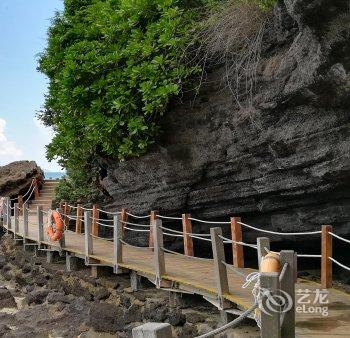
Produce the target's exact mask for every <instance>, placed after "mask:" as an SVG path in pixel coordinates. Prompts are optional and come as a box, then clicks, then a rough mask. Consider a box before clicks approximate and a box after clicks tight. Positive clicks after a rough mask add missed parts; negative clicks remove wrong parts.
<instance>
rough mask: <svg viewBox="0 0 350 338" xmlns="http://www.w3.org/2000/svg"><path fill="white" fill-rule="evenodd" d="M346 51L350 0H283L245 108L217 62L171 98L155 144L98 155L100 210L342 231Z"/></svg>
mask: <svg viewBox="0 0 350 338" xmlns="http://www.w3.org/2000/svg"><path fill="white" fill-rule="evenodd" d="M349 55H350V14H349V1H342V0H338V1H330V0H313V1H312V0H308V1H305V0H304V1H301V0H293V1H292V0H285V1H284V2H283V1H281V2H280V3H279V5H278V6H276V8H275V9H274V15H273V25H271V28H270V31H269V32H267V34H266V37H265V38H264V45H263V51H262V58H261V62H260V64H259V67H258V73H257V84H256V86H255V90H254V92H253V95H254V99H253V102H254V105H253V108H251V109H248V110H246V111H244V110H242V109H239V108H238V106H237V104H236V103H235V101H234V100H233V97H232V95H231V93H230V91H229V90H228V88H226V87H225V85H223V81H222V78H223V75H224V74H223V69H222V68H217V69H215V70H212V71H211V72H210V73H209V75H208V78H207V81H206V82H205V83H204V84H203V86H202V89H201V92H200V94H199V95H198V97H197V99H196V100H193V99H192V98H191V99H188V100H184V102H182V103H176V104H173V105H172V107H171V109H170V111H169V113H168V115H167V117H166V118H165V121H164V135H163V137H162V140H161V143H160V145H159V146H157V147H156V148H154V149H153V150H152V151H151V152H149V153H148V154H147V155H145V156H143V157H141V158H137V159H132V160H128V161H125V162H121V163H120V162H117V161H115V160H112V159H106V158H101V159H100V165H101V168H102V170H101V172H103V177H101V183H102V185H103V186H104V188H105V189H106V191H107V192H108V193H109V195H110V196H111V197H112V199H113V201H114V202H112V203H111V204H110V205H109V207H110V208H111V209H112V208H113V209H115V208H118V209H119V208H121V207H127V208H128V209H129V210H131V211H133V212H137V213H145V212H148V211H149V210H151V209H154V210H159V211H161V212H162V213H164V214H167V215H179V214H180V213H182V212H191V213H192V214H194V215H196V216H200V217H203V218H208V219H222V218H225V217H228V216H229V215H239V216H241V217H242V218H243V219H244V220H245V221H247V222H251V223H254V224H255V225H259V226H263V227H265V228H268V229H275V230H283V231H293V230H299V231H301V230H306V229H319V226H320V225H321V224H333V225H334V226H336V227H337V232H338V233H340V234H341V233H348V232H349V230H348V229H349V225H350V114H349V105H350V73H349V71H350V58H349Z"/></svg>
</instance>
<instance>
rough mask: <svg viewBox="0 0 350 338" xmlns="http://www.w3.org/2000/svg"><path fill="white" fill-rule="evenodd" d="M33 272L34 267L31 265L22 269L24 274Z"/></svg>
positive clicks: (26, 265)
mask: <svg viewBox="0 0 350 338" xmlns="http://www.w3.org/2000/svg"><path fill="white" fill-rule="evenodd" d="M31 271H32V266H31V265H30V264H25V265H24V266H23V268H22V272H23V273H24V274H26V273H29V272H31Z"/></svg>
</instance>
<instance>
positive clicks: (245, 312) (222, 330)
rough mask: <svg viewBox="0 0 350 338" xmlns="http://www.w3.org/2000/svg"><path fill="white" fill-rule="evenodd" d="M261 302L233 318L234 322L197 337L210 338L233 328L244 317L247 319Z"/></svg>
mask: <svg viewBox="0 0 350 338" xmlns="http://www.w3.org/2000/svg"><path fill="white" fill-rule="evenodd" d="M258 306H259V304H258V303H254V304H253V305H252V306H251V307H250V308H249V309H248V310H246V311H244V312H243V313H242V314H241V315H240V316H239V317H238V318H236V319H235V320H233V321H232V322H229V323H227V324H226V325H223V326H221V327H219V328H217V329H215V330H213V331H211V332H208V333H205V334H202V335H200V336H197V337H196V338H209V337H214V336H215V335H217V334H219V333H222V332H224V331H226V330H228V329H232V328H234V327H236V326H237V325H239V324H240V323H241V322H242V321H243V320H244V319H246V318H247V317H248V316H249V315H250V314H251V313H252V312H253V311H255V310H256V309H257V308H258Z"/></svg>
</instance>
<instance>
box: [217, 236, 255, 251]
mask: <svg viewBox="0 0 350 338" xmlns="http://www.w3.org/2000/svg"><path fill="white" fill-rule="evenodd" d="M219 237H220V238H221V239H222V240H223V241H224V244H239V245H243V246H247V247H250V248H253V249H256V250H257V249H258V246H257V245H255V244H249V243H245V242H240V241H234V240H233V239H229V238H226V237H224V236H221V235H219Z"/></svg>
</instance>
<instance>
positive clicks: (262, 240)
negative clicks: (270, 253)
mask: <svg viewBox="0 0 350 338" xmlns="http://www.w3.org/2000/svg"><path fill="white" fill-rule="evenodd" d="M257 247H258V264H259V265H258V267H259V268H260V264H261V261H262V259H263V257H265V256H266V254H267V251H266V249H267V250H270V239H269V238H268V237H258V238H257Z"/></svg>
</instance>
